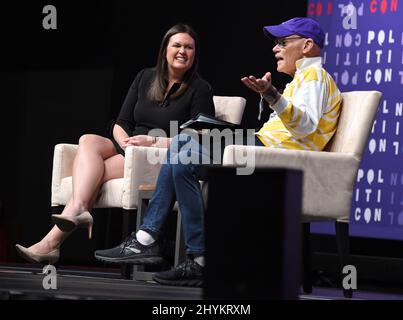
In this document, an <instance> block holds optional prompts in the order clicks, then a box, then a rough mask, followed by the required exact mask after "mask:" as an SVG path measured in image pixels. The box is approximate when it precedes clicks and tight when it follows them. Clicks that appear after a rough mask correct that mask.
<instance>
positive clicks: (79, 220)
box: [52, 211, 94, 239]
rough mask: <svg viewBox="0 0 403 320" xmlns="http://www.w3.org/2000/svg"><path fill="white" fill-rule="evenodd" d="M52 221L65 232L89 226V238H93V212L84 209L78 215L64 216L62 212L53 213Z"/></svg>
mask: <svg viewBox="0 0 403 320" xmlns="http://www.w3.org/2000/svg"><path fill="white" fill-rule="evenodd" d="M52 221H53V222H54V223H55V224H56V225H57V227H58V228H59V229H60V230H62V231H65V232H69V231H73V230H74V229H76V228H87V229H88V239H91V238H92V224H93V222H94V219H93V218H92V215H91V213H89V212H88V211H84V212H83V213H80V214H79V215H77V216H74V217H72V216H63V215H60V214H52Z"/></svg>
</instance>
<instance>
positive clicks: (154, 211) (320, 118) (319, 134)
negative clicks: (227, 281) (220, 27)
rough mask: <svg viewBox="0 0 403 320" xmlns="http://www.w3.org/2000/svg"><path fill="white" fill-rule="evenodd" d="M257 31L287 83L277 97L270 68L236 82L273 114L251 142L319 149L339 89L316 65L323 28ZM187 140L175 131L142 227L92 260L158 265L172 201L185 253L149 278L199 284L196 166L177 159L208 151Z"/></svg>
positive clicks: (303, 21) (335, 113)
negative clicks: (270, 40) (177, 212)
mask: <svg viewBox="0 0 403 320" xmlns="http://www.w3.org/2000/svg"><path fill="white" fill-rule="evenodd" d="M263 30H264V33H265V34H266V35H267V36H269V37H271V38H274V40H275V46H274V48H273V52H274V54H275V57H276V59H277V71H279V72H283V73H286V74H288V75H290V76H291V77H293V80H292V82H291V83H289V84H288V85H287V87H286V89H285V90H284V93H283V94H280V93H279V92H278V91H277V89H276V88H275V87H274V86H273V85H272V81H271V73H270V72H267V73H266V74H265V75H264V76H263V77H262V78H260V79H259V78H256V77H254V76H249V77H244V78H242V79H241V80H242V82H243V83H244V84H245V85H246V86H248V87H249V88H250V89H252V90H254V91H255V92H257V93H259V94H260V95H261V101H260V108H261V109H262V108H263V107H264V106H268V107H270V108H271V109H273V111H274V112H273V113H272V114H271V116H270V119H269V121H267V122H266V123H265V124H264V126H263V127H262V128H261V129H260V130H259V131H258V132H257V133H256V141H255V145H260V146H267V147H275V148H288V149H304V150H323V148H324V147H325V145H326V143H327V142H328V141H329V140H330V138H331V137H332V135H333V134H334V132H335V131H336V127H337V120H338V117H339V113H340V106H341V95H340V92H339V90H338V89H337V86H336V84H335V82H334V81H333V79H332V78H331V76H330V75H329V74H328V73H327V72H326V71H325V70H324V69H323V68H322V62H321V58H320V49H321V48H322V47H323V43H324V33H323V31H322V30H321V28H320V27H319V25H318V23H317V22H315V21H314V20H312V19H309V18H294V19H291V20H288V21H286V22H284V23H282V24H280V25H277V26H267V27H264V29H263ZM188 138H190V137H189V136H186V135H183V134H181V135H179V136H177V137H175V138H174V139H173V141H172V143H171V146H170V148H169V149H168V152H167V161H166V163H164V164H163V166H162V168H161V171H160V174H159V176H158V181H157V186H156V190H155V192H154V195H153V197H152V199H151V201H150V205H149V208H148V210H147V212H146V214H145V217H144V222H143V224H142V226H141V227H140V230H139V231H138V232H137V233H136V234H135V233H133V234H132V235H131V236H130V237H129V238H128V239H127V240H126V241H125V242H123V243H122V244H120V245H119V246H117V247H115V248H112V249H107V250H98V251H96V252H95V257H96V258H97V259H99V260H102V261H107V262H118V263H122V262H130V263H133V264H155V263H159V262H160V261H161V260H162V258H161V252H160V247H159V238H160V236H161V233H162V232H161V231H162V228H163V225H164V223H165V221H166V219H167V217H168V215H169V214H170V212H171V209H172V207H173V204H174V202H175V199H176V200H177V201H178V203H179V208H180V210H181V214H182V225H183V230H184V238H185V246H186V253H187V256H188V258H187V260H186V261H185V262H184V263H182V264H180V265H179V266H177V267H176V268H174V269H173V270H169V271H163V272H159V273H156V274H155V275H154V280H155V281H157V282H159V283H162V284H168V285H185V286H200V285H201V284H202V280H203V268H204V225H203V219H204V209H203V198H202V194H201V190H200V185H199V181H198V177H197V175H196V172H195V168H196V166H197V164H194V163H190V164H189V163H187V164H184V163H183V164H182V163H181V161H180V158H181V155H183V154H187V153H188V152H189V149H190V150H191V152H194V153H196V154H197V157H196V158H198V159H201V158H205V157H208V156H209V155H208V153H207V152H206V150H205V149H204V148H203V147H202V146H200V145H199V144H198V143H197V142H196V141H194V140H191V139H188ZM184 146H186V149H185V148H184ZM184 158H185V157H184ZM199 163H200V162H199ZM203 163H206V162H205V161H204V162H203Z"/></svg>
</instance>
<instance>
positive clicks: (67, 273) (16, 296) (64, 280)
mask: <svg viewBox="0 0 403 320" xmlns="http://www.w3.org/2000/svg"><path fill="white" fill-rule="evenodd" d="M41 272H42V270H41V269H40V268H39V267H30V266H0V299H1V300H47V299H49V300H99V299H102V300H104V299H107V300H199V299H202V289H201V288H188V287H172V286H163V285H158V284H156V283H153V282H144V281H134V280H123V279H120V270H119V269H96V268H91V269H88V268H86V269H83V268H77V267H74V268H67V267H59V268H58V270H57V272H58V275H57V289H55V290H53V289H48V290H45V289H44V287H43V283H42V281H43V279H44V275H43V274H41ZM344 299H345V298H344V297H343V296H342V291H341V290H340V289H336V288H321V287H314V290H313V292H312V294H309V295H307V294H303V293H301V294H300V300H344ZM348 300H351V299H348ZM352 300H403V295H402V294H397V293H392V292H386V291H385V290H377V291H375V290H374V291H365V290H356V291H355V292H354V297H353V299H352Z"/></svg>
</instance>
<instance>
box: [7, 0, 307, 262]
mask: <svg viewBox="0 0 403 320" xmlns="http://www.w3.org/2000/svg"><path fill="white" fill-rule="evenodd" d="M47 4H52V5H55V6H56V8H57V18H58V20H57V22H58V25H57V27H58V29H57V30H44V29H43V28H42V19H43V17H44V16H45V15H44V14H42V8H43V7H44V6H45V5H47ZM305 12H306V1H291V0H283V1H278V2H275V4H273V3H272V2H269V1H266V2H262V1H258V0H252V1H242V2H235V1H186V2H175V1H161V2H160V1H158V2H155V1H143V2H142V3H141V4H139V2H138V1H123V0H122V1H106V0H98V1H92V0H91V1H82V2H72V1H70V2H68V1H55V0H52V1H46V2H45V1H30V2H28V1H26V2H24V3H20V2H18V3H14V4H2V10H1V18H0V36H1V37H0V39H1V40H0V41H1V42H2V44H1V49H0V50H1V53H0V71H1V74H0V88H1V95H0V110H1V111H0V112H1V120H2V121H1V126H0V127H1V129H0V130H1V137H2V138H3V139H2V145H3V148H2V149H3V151H2V157H1V159H2V160H1V161H2V164H1V176H0V179H1V180H0V181H1V183H0V188H1V189H0V192H1V193H0V197H1V198H0V200H1V207H0V210H1V215H0V219H1V224H0V226H1V230H0V232H1V235H2V239H3V240H1V239H0V246H1V249H0V261H9V262H13V261H21V260H20V259H19V258H18V257H17V256H16V253H15V250H14V247H13V246H14V244H15V243H16V242H18V243H21V244H23V245H31V244H33V243H34V242H36V241H38V240H40V239H41V238H42V237H43V236H44V235H45V234H46V232H47V231H48V230H49V227H50V213H51V210H50V186H51V174H52V160H53V148H54V145H55V144H57V143H77V141H78V138H79V137H80V136H81V135H82V134H84V133H97V134H105V129H106V125H107V123H108V121H109V120H110V119H111V118H113V117H116V115H117V113H118V112H119V110H120V107H121V104H122V102H123V99H124V97H125V94H126V92H127V90H128V88H129V86H130V84H131V81H132V80H133V78H134V76H135V75H136V73H137V72H138V71H139V70H140V69H142V68H144V67H149V66H153V65H154V64H155V61H156V57H157V52H158V48H159V44H160V41H161V39H162V36H163V35H164V33H165V32H166V30H167V29H168V28H169V27H171V26H172V25H173V24H175V23H177V22H187V23H189V24H191V25H192V26H193V27H194V28H195V29H196V31H197V32H198V34H199V37H200V41H201V61H200V62H201V63H200V69H199V71H200V73H201V75H202V76H203V77H204V78H205V79H207V80H208V81H209V82H210V83H211V85H212V86H213V88H214V92H215V94H216V95H239V96H243V97H245V98H247V100H248V104H247V109H246V111H245V115H244V118H243V122H242V123H243V125H244V126H245V127H250V128H255V127H259V125H260V124H259V123H258V122H257V104H258V97H257V95H256V94H254V93H252V92H250V91H249V90H248V89H246V88H245V87H244V86H243V84H242V83H241V81H240V78H241V77H242V76H245V75H250V74H253V75H258V76H260V75H262V74H264V72H266V71H272V72H274V76H275V80H274V82H275V85H276V86H277V87H279V88H281V87H284V85H285V83H286V82H288V81H289V78H288V77H287V76H283V75H279V74H277V73H276V72H275V66H276V64H275V60H274V57H273V54H272V51H271V49H272V46H273V43H272V42H271V41H270V40H268V39H267V38H265V37H264V36H263V33H262V27H263V26H264V25H267V24H277V23H280V22H282V21H284V20H287V19H289V18H291V17H294V16H304V15H305ZM94 215H95V219H96V225H95V230H94V232H95V233H94V239H93V240H92V241H86V239H85V232H80V231H78V232H75V233H74V234H73V235H72V236H71V238H70V239H69V240H68V241H67V242H66V243H65V245H64V246H63V252H62V258H63V259H64V261H72V262H86V263H93V258H92V252H93V250H95V249H97V248H102V247H105V246H111V245H114V244H115V243H116V242H117V241H119V240H120V238H119V237H120V233H119V231H120V222H121V214H120V212H119V211H115V210H94ZM107 222H109V223H110V225H111V226H112V228H111V229H107V228H106V223H107ZM106 233H108V234H107V235H106Z"/></svg>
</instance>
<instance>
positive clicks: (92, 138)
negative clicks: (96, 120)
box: [78, 133, 101, 146]
mask: <svg viewBox="0 0 403 320" xmlns="http://www.w3.org/2000/svg"><path fill="white" fill-rule="evenodd" d="M100 138H101V137H100V136H98V135H96V134H91V133H88V134H83V135H82V136H81V137H80V139H79V140H78V145H79V146H93V145H95V144H97V143H99V141H100Z"/></svg>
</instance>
